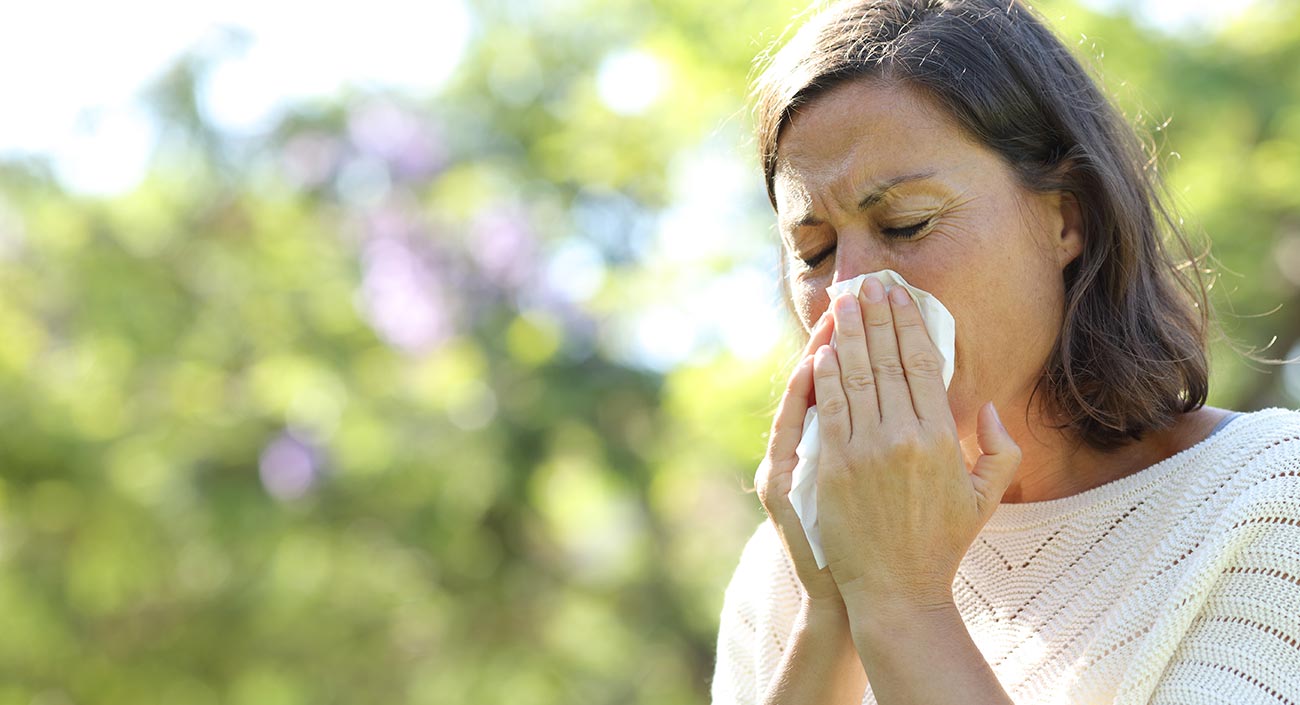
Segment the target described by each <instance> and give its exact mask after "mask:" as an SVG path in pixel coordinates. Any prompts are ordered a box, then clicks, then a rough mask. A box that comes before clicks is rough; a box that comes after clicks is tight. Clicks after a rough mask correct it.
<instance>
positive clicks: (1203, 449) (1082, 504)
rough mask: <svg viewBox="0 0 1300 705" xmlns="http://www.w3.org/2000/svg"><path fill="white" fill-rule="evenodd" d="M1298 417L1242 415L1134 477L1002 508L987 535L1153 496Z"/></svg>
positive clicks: (1273, 410) (1271, 412) (1271, 411)
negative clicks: (1256, 431) (1262, 428)
mask: <svg viewBox="0 0 1300 705" xmlns="http://www.w3.org/2000/svg"><path fill="white" fill-rule="evenodd" d="M1286 413H1295V412H1293V411H1292V410H1290V409H1284V408H1281V407H1269V408H1267V409H1260V410H1258V411H1244V412H1241V414H1240V415H1239V417H1238V418H1235V419H1233V421H1232V422H1231V423H1229V424H1227V425H1226V426H1224V427H1223V428H1222V429H1220V430H1219V432H1218V433H1212V434H1210V435H1209V436H1207V437H1205V438H1204V439H1202V440H1201V441H1200V442H1199V443H1197V444H1195V445H1193V446H1190V447H1188V448H1184V449H1183V450H1181V451H1179V452H1177V453H1175V454H1174V455H1171V456H1169V457H1168V458H1165V459H1164V460H1162V461H1160V462H1158V463H1156V464H1154V465H1149V466H1147V467H1145V468H1143V469H1141V470H1139V471H1137V472H1135V473H1133V474H1131V475H1127V476H1125V477H1121V478H1119V479H1118V480H1112V481H1110V482H1107V483H1105V484H1103V485H1098V486H1097V487H1094V488H1092V489H1090V490H1084V491H1083V492H1080V493H1078V494H1072V495H1070V496H1068V497H1060V498H1057V499H1049V500H1044V501H1041V502H1017V503H1015V504H999V505H998V508H997V509H996V510H994V512H993V516H992V517H991V518H990V519H989V521H988V523H987V524H985V525H984V529H983V531H986V532H999V533H1002V532H1013V531H1023V530H1026V529H1032V528H1034V527H1038V526H1042V525H1044V524H1051V523H1058V522H1060V521H1061V520H1064V519H1067V518H1069V517H1070V516H1072V515H1075V514H1079V513H1082V512H1086V511H1088V510H1090V509H1093V508H1096V507H1098V506H1101V505H1106V504H1110V503H1114V502H1117V501H1126V500H1127V499H1129V498H1132V497H1136V496H1145V495H1146V494H1149V492H1150V490H1151V488H1152V486H1154V485H1156V484H1158V483H1159V482H1160V481H1161V480H1162V479H1163V478H1164V477H1165V476H1166V475H1168V474H1169V473H1171V472H1173V471H1174V470H1176V469H1178V468H1180V467H1185V466H1187V465H1189V464H1191V463H1192V462H1194V461H1198V460H1204V459H1205V458H1203V457H1202V456H1207V455H1210V454H1211V453H1213V452H1214V451H1218V450H1223V449H1227V448H1232V447H1233V445H1234V443H1233V441H1234V440H1235V439H1236V437H1237V436H1238V435H1240V434H1242V433H1244V432H1245V431H1246V430H1247V429H1248V428H1249V427H1252V426H1254V425H1255V424H1257V423H1259V422H1260V421H1263V420H1265V419H1269V418H1273V417H1274V416H1277V415H1278V414H1286Z"/></svg>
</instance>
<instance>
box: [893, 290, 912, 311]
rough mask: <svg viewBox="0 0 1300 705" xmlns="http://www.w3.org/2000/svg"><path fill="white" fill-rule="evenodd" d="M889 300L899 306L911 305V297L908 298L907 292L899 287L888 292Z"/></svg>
mask: <svg viewBox="0 0 1300 705" xmlns="http://www.w3.org/2000/svg"><path fill="white" fill-rule="evenodd" d="M889 298H890V299H893V301H894V303H895V304H897V305H899V306H907V305H909V304H911V303H912V297H911V296H908V295H907V290H906V289H904V288H903V287H901V286H896V287H894V290H893V291H891V292H889Z"/></svg>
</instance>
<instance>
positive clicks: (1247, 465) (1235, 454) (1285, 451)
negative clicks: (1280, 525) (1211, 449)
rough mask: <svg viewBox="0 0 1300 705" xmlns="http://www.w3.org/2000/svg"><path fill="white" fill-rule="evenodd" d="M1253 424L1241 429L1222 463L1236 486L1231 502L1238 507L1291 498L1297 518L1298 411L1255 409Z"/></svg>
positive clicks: (1299, 501)
mask: <svg viewBox="0 0 1300 705" xmlns="http://www.w3.org/2000/svg"><path fill="white" fill-rule="evenodd" d="M1252 415H1257V416H1258V418H1257V419H1254V421H1255V423H1253V424H1250V425H1249V426H1247V427H1244V428H1243V429H1241V433H1240V434H1239V439H1240V440H1239V441H1238V442H1237V443H1236V444H1234V445H1233V446H1232V447H1231V449H1230V450H1229V453H1228V455H1227V456H1226V457H1225V458H1224V462H1225V463H1226V465H1227V466H1228V467H1227V468H1226V469H1227V470H1228V471H1229V472H1230V477H1231V481H1232V483H1233V484H1235V485H1237V490H1238V491H1237V492H1233V493H1231V495H1232V496H1233V497H1234V501H1233V505H1234V506H1235V507H1237V508H1238V509H1239V510H1254V509H1258V508H1259V507H1260V506H1261V505H1262V506H1268V505H1269V504H1270V503H1271V501H1272V500H1290V502H1289V503H1290V504H1291V505H1292V509H1291V511H1294V512H1295V513H1296V518H1298V519H1300V411H1295V410H1291V409H1267V410H1264V411H1258V412H1254V414H1252Z"/></svg>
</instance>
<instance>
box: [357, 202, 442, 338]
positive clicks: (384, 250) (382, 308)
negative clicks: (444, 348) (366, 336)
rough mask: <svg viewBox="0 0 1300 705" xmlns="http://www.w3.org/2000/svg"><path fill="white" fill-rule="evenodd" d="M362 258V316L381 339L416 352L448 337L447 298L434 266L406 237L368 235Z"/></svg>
mask: <svg viewBox="0 0 1300 705" xmlns="http://www.w3.org/2000/svg"><path fill="white" fill-rule="evenodd" d="M380 231H381V232H382V231H383V229H382V227H381V228H380ZM362 262H363V267H364V275H363V277H364V278H363V281H362V285H361V296H362V304H363V307H364V314H365V316H366V318H367V319H368V320H369V321H370V325H371V327H372V328H374V329H375V332H376V333H377V334H378V335H379V336H380V337H381V338H383V339H384V341H385V342H387V343H388V344H389V345H392V346H394V347H396V348H400V349H402V350H405V351H407V352H412V353H418V352H423V351H425V350H428V349H429V348H432V347H434V346H436V345H437V344H439V343H441V342H442V341H443V340H445V339H446V338H447V337H448V336H450V335H451V333H452V322H451V320H450V308H449V305H448V304H449V302H448V301H447V297H446V296H445V295H444V293H443V290H442V287H441V286H440V285H439V282H438V280H437V278H436V276H435V270H434V268H433V267H432V266H430V263H429V262H427V261H425V258H424V257H422V256H421V254H420V253H419V252H418V251H416V249H415V248H414V247H413V245H412V241H411V240H410V239H409V238H406V237H402V236H398V235H394V234H384V235H378V236H376V237H374V238H372V239H371V240H370V242H369V243H367V244H366V246H365V251H364V253H363V255H362Z"/></svg>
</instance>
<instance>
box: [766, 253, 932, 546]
mask: <svg viewBox="0 0 1300 705" xmlns="http://www.w3.org/2000/svg"><path fill="white" fill-rule="evenodd" d="M868 277H870V278H874V279H879V280H880V283H881V284H884V285H885V292H886V293H888V292H889V290H891V289H893V288H894V287H895V286H901V287H903V288H904V289H906V290H907V292H908V293H909V294H911V295H912V302H913V303H915V304H916V307H917V309H919V310H920V312H921V319H922V320H923V321H925V329H926V331H927V332H929V334H930V340H932V341H934V345H935V347H936V348H938V349H939V354H941V355H943V386H944V388H945V389H946V388H947V387H948V385H950V384H951V383H952V367H953V350H954V338H955V335H954V331H955V327H954V324H953V319H952V314H951V313H948V309H947V308H945V307H944V305H943V304H941V303H939V300H938V299H936V298H934V296H933V295H931V294H930V293H929V292H926V291H922V290H921V289H918V288H916V287H914V286H912V285H911V284H908V283H907V281H905V280H904V279H903V277H902V276H900V275H899V274H898V272H895V271H894V270H892V269H882V270H880V271H879V272H872V273H870V274H863V275H861V276H858V277H856V278H853V279H848V280H845V281H842V282H836V283H834V284H832V285H831V286H829V287H827V288H826V291H827V293H829V294H830V296H831V301H832V302H833V301H834V300H835V297H836V296H839V295H840V294H842V293H844V292H850V293H852V294H854V295H855V296H856V295H858V293H859V292H860V291H861V289H862V284H863V282H865V281H866V280H867V278H868ZM831 347H835V336H834V335H832V336H831ZM795 455H797V456H798V457H799V462H798V464H796V465H795V466H794V474H793V476H792V477H791V486H790V494H789V495H788V496H789V497H790V503H791V504H793V505H794V511H795V513H796V514H798V515H799V523H801V524H803V530H804V533H805V534H807V536H808V545H809V546H811V547H812V552H813V557H815V558H816V559H817V567H818V568H825V567H826V553H825V552H824V551H823V550H822V542H821V536H822V535H821V525H820V524H819V523H818V521H817V464H818V458H819V457H820V456H821V438H820V436H819V427H818V424H817V407H815V406H814V407H812V408H811V409H809V410H808V413H807V414H806V415H805V416H804V419H803V437H802V438H801V439H800V440H799V446H798V447H797V448H795Z"/></svg>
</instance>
